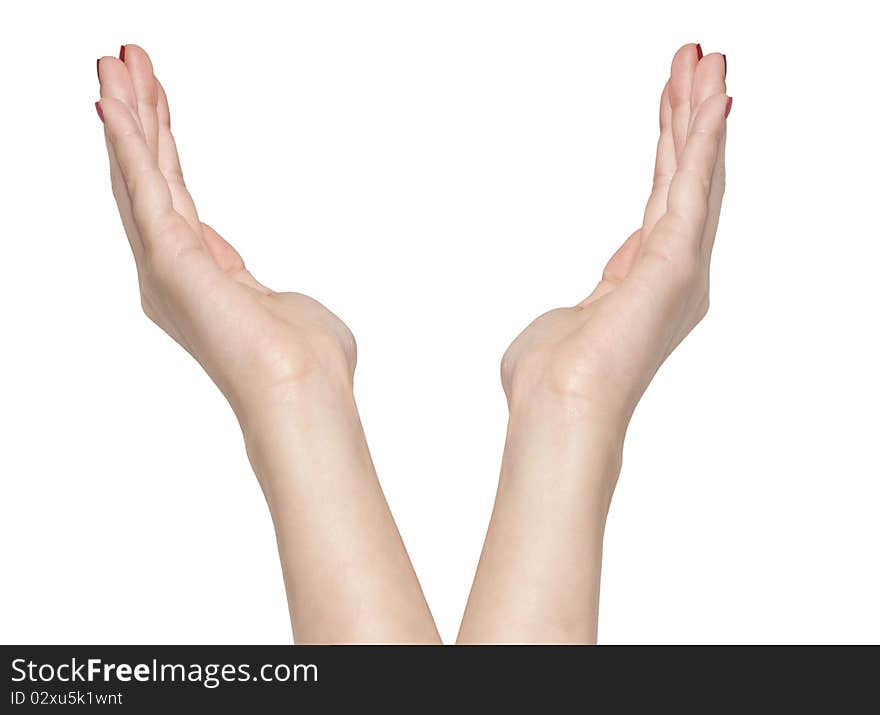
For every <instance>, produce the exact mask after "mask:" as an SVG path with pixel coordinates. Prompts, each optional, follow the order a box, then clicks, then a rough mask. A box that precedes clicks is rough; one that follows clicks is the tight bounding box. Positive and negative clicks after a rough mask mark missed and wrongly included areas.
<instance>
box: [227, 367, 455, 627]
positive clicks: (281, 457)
mask: <svg viewBox="0 0 880 715" xmlns="http://www.w3.org/2000/svg"><path fill="white" fill-rule="evenodd" d="M252 414H254V416H252V417H247V418H245V419H243V420H242V428H243V431H244V434H245V442H246V444H247V449H248V455H249V457H250V459H251V464H252V465H253V467H254V471H255V472H256V474H257V477H258V479H259V481H260V484H261V486H262V488H263V491H264V493H265V495H266V501H267V502H268V504H269V509H270V511H271V514H272V519H273V522H274V525H275V533H276V537H277V541H278V550H279V554H280V557H281V565H282V570H283V573H284V583H285V587H286V589H287V596H288V604H289V607H290V612H291V621H292V623H293V629H294V634H295V637H296V640H297V642H299V643H376V642H383V643H391V642H403V643H414V642H418V643H432V642H439V637H438V635H437V631H436V629H435V627H434V623H433V620H432V618H431V615H430V613H429V611H428V607H427V604H426V603H425V600H424V597H423V595H422V592H421V589H420V587H419V584H418V581H417V579H416V576H415V573H414V572H413V570H412V566H411V565H410V561H409V558H408V556H407V554H406V550H405V548H404V546H403V543H402V541H401V539H400V536H399V534H398V531H397V528H396V526H395V524H394V521H393V518H392V516H391V513H390V511H389V509H388V506H387V504H386V502H385V498H384V496H383V494H382V490H381V488H380V486H379V482H378V480H377V478H376V473H375V470H374V468H373V464H372V460H371V458H370V454H369V450H368V448H367V444H366V439H365V437H364V433H363V430H362V428H361V423H360V419H359V417H358V412H357V407H356V405H355V401H354V396H353V394H352V392H351V389H350V385H348V386H347V385H345V384H341V383H336V384H334V383H329V382H327V381H323V380H312V381H309V382H308V383H307V384H303V385H300V386H297V388H296V389H292V390H288V391H286V392H285V393H284V395H283V398H282V399H276V400H273V404H272V405H271V406H270V407H267V408H265V409H263V410H261V411H254V412H252Z"/></svg>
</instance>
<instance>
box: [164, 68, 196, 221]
mask: <svg viewBox="0 0 880 715" xmlns="http://www.w3.org/2000/svg"><path fill="white" fill-rule="evenodd" d="M156 89H157V91H158V102H157V105H156V114H157V117H158V122H159V129H158V152H157V157H158V161H159V170H160V171H161V172H162V175H163V176H164V177H165V181H167V182H168V188H169V189H170V191H171V201H172V203H173V204H174V210H175V211H177V212H178V213H179V214H180V215H181V216H183V217H184V218H185V219H186V221H187V223H188V224H190V226H192V227H193V229H194V230H196V231H197V232H198V233H201V227H202V224H201V222H200V221H199V214H198V212H197V211H196V205H195V202H194V201H193V199H192V196H190V193H189V191H188V190H187V188H186V184H185V183H184V181H183V170H182V169H181V168H180V159H179V157H178V154H177V144H176V143H175V141H174V136H173V135H172V133H171V113H170V112H169V110H168V98H167V96H166V95H165V90H164V89H163V87H162V83H161V82H159V80H156Z"/></svg>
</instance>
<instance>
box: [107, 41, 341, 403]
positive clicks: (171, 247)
mask: <svg viewBox="0 0 880 715" xmlns="http://www.w3.org/2000/svg"><path fill="white" fill-rule="evenodd" d="M98 77H99V79H100V82H101V100H100V102H98V103H97V105H96V106H97V109H98V114H99V115H100V116H101V118H102V120H103V121H104V127H105V135H106V140H107V151H108V154H109V157H110V175H111V181H112V185H113V194H114V196H115V198H116V202H117V205H118V208H119V214H120V216H121V218H122V223H123V226H124V227H125V233H126V235H127V236H128V240H129V242H130V244H131V249H132V252H133V254H134V258H135V263H136V265H137V271H138V279H139V283H140V291H141V302H142V305H143V308H144V311H145V312H146V314H147V315H148V316H149V317H150V318H151V319H152V320H153V321H154V322H155V323H157V324H158V325H159V326H160V327H161V328H162V329H163V330H165V332H167V333H168V334H169V335H170V336H171V337H172V338H174V339H175V340H176V341H177V342H178V343H180V345H182V346H183V347H184V348H185V349H186V350H187V351H189V352H190V353H191V354H192V355H193V357H195V358H196V359H197V360H198V361H199V362H200V363H201V365H202V366H203V367H204V368H205V370H206V371H207V372H208V374H209V375H210V376H211V378H212V379H213V380H214V381H215V382H216V383H217V384H218V386H219V387H220V389H221V390H222V391H223V392H224V394H225V395H226V396H227V397H228V398H229V400H230V402H231V403H232V404H233V407H239V406H243V405H245V404H247V403H248V402H249V401H250V400H252V399H254V398H256V397H258V396H259V398H260V399H262V397H263V396H264V395H265V393H266V392H267V391H271V390H273V389H275V388H276V387H278V386H283V385H285V384H286V383H288V382H289V381H291V380H296V379H299V378H300V377H302V376H303V375H304V374H306V373H309V372H310V371H313V370H324V371H330V372H333V373H334V374H338V375H340V376H342V377H343V378H344V379H347V380H349V381H350V380H351V376H352V374H353V371H354V365H355V343H354V339H353V337H352V335H351V333H350V332H349V330H348V328H346V326H345V325H344V324H343V323H342V321H340V320H339V319H338V318H337V317H336V316H335V315H333V313H331V312H330V311H329V310H327V309H326V308H325V307H324V306H322V305H321V304H320V303H318V302H316V301H314V300H312V299H311V298H308V297H307V296H304V295H301V294H298V293H276V292H274V291H272V290H270V289H269V288H267V287H265V286H264V285H262V284H261V283H260V282H258V281H257V280H256V279H255V278H254V277H253V276H252V275H251V274H250V272H249V271H248V270H247V269H246V268H245V266H244V262H243V261H242V259H241V256H240V255H239V254H238V252H237V251H236V250H235V249H234V248H233V247H232V246H231V245H230V244H229V243H227V242H226V241H225V240H224V239H223V238H221V237H220V235H219V234H217V232H216V231H214V230H213V229H212V228H211V227H210V226H208V225H206V224H204V223H202V222H201V220H200V219H199V216H198V213H197V212H196V207H195V204H194V202H193V200H192V197H191V196H190V194H189V191H188V190H187V188H186V185H185V184H184V181H183V173H182V171H181V168H180V161H179V159H178V155H177V148H176V146H175V143H174V138H173V136H172V134H171V123H170V115H169V111H168V101H167V99H166V96H165V92H164V90H163V89H162V86H161V84H160V83H159V81H158V80H157V79H156V77H155V76H154V74H153V66H152V63H151V62H150V58H149V56H148V55H147V53H146V52H145V51H144V50H142V49H141V48H140V47H138V46H137V45H125V46H123V47H122V49H121V50H120V58H119V59H117V58H115V57H103V58H101V59H100V60H99V61H98Z"/></svg>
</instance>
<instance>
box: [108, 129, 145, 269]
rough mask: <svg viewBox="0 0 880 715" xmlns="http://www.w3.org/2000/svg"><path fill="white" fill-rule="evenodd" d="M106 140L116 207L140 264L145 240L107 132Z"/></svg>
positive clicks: (137, 261) (136, 260)
mask: <svg viewBox="0 0 880 715" xmlns="http://www.w3.org/2000/svg"><path fill="white" fill-rule="evenodd" d="M105 126H106V125H105ZM104 140H105V143H106V144H107V156H108V157H109V159H110V185H111V187H112V188H113V197H114V198H115V199H116V207H117V209H118V210H119V217H120V218H121V219H122V227H123V228H124V229H125V235H126V236H127V237H128V242H129V244H130V245H131V250H132V253H133V254H134V260H135V263H136V264H139V263H140V258H141V256H142V255H143V252H144V242H143V239H142V238H141V235H140V232H139V231H138V228H137V223H135V220H134V215H133V214H132V210H131V200H130V199H129V198H128V191H126V189H125V180H124V179H123V177H122V169H120V168H119V161H118V160H117V158H116V151H115V150H114V149H113V144H111V143H110V138H109V137H108V136H107V135H106V133H105V136H104Z"/></svg>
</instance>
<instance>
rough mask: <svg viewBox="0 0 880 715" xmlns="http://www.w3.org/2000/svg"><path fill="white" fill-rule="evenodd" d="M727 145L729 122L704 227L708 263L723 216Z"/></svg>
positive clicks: (703, 245)
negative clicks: (719, 221)
mask: <svg viewBox="0 0 880 715" xmlns="http://www.w3.org/2000/svg"><path fill="white" fill-rule="evenodd" d="M726 147H727V122H725V123H724V131H723V132H722V134H721V145H720V146H719V147H718V159H717V160H716V161H715V173H714V174H712V188H711V189H710V190H709V211H708V216H707V217H706V227H705V228H704V229H703V240H702V247H703V254H704V258H705V261H706V265H707V266H708V265H709V262H710V261H711V259H712V248H713V247H714V246H715V233H716V232H717V231H718V220H719V218H720V217H721V201H722V199H723V198H724V187H725V184H726V181H727V177H726V170H725V166H724V151H725V149H726Z"/></svg>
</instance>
